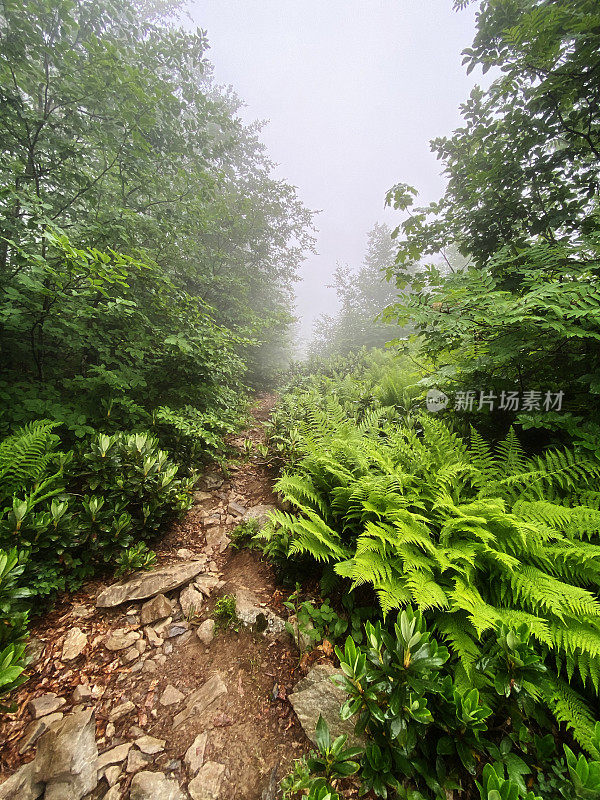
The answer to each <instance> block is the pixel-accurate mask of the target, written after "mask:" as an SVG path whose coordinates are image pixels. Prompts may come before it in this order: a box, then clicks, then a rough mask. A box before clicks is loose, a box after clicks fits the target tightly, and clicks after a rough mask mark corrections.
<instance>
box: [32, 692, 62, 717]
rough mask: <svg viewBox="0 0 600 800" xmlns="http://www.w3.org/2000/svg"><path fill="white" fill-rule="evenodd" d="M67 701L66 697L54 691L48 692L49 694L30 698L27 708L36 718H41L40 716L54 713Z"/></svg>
mask: <svg viewBox="0 0 600 800" xmlns="http://www.w3.org/2000/svg"><path fill="white" fill-rule="evenodd" d="M66 702H67V701H66V700H65V698H64V697H57V696H56V694H55V693H54V692H48V694H43V695H41V696H40V697H36V698H35V699H33V700H30V701H29V702H28V703H27V708H28V710H29V713H30V714H31V716H32V717H33V718H34V719H39V718H40V717H45V716H46V714H54V712H55V711H58V709H59V708H62V706H64V705H65V703H66Z"/></svg>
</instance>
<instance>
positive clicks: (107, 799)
mask: <svg viewBox="0 0 600 800" xmlns="http://www.w3.org/2000/svg"><path fill="white" fill-rule="evenodd" d="M122 797H123V795H122V792H121V787H120V786H118V785H117V784H116V783H114V784H113V785H112V786H111V787H110V789H109V790H108V792H107V793H106V794H105V795H103V797H102V800H121V798H122Z"/></svg>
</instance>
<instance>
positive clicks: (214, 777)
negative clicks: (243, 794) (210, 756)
mask: <svg viewBox="0 0 600 800" xmlns="http://www.w3.org/2000/svg"><path fill="white" fill-rule="evenodd" d="M224 774H225V767H224V766H223V764H217V762H216V761H207V762H206V764H204V766H202V767H201V768H200V772H199V773H198V774H197V775H196V777H195V778H194V780H193V781H190V783H189V784H188V792H189V793H190V797H191V798H192V800H219V797H220V796H221V783H222V781H223V775H224Z"/></svg>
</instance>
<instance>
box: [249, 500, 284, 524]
mask: <svg viewBox="0 0 600 800" xmlns="http://www.w3.org/2000/svg"><path fill="white" fill-rule="evenodd" d="M276 508H277V506H275V505H272V504H270V503H261V504H260V505H258V506H252V508H249V509H248V510H247V511H246V513H245V514H244V522H249V521H250V520H251V519H256V520H258V524H259V525H260V526H261V527H262V526H263V525H266V524H267V522H268V521H269V514H270V513H271V512H272V511H275V510H276Z"/></svg>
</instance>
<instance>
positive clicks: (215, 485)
mask: <svg viewBox="0 0 600 800" xmlns="http://www.w3.org/2000/svg"><path fill="white" fill-rule="evenodd" d="M202 483H203V484H204V487H205V489H207V490H208V491H209V492H210V491H211V490H212V489H220V488H221V486H223V483H224V480H223V478H221V477H219V475H216V474H215V473H214V472H207V473H206V475H204V477H203V478H202Z"/></svg>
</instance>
